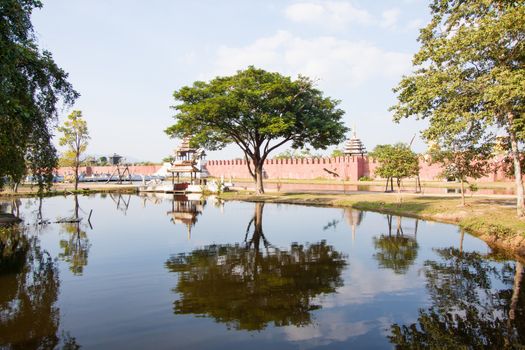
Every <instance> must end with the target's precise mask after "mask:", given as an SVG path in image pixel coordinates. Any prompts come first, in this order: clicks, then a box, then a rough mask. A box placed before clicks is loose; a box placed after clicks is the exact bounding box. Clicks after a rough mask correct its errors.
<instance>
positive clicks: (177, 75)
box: [33, 0, 429, 161]
mask: <svg viewBox="0 0 525 350" xmlns="http://www.w3.org/2000/svg"><path fill="white" fill-rule="evenodd" d="M428 20H429V9H428V1H426V0H398V1H395V0H374V1H357V0H356V1H342V0H340V1H337V0H334V1H285V0H265V1H262V0H260V1H259V0H244V1H241V0H222V1H219V0H215V1H213V0H193V1H177V0H173V1H169V0H151V1H141V0H127V1H124V0H118V1H117V0H52V1H51V0H48V1H44V7H43V9H41V10H36V11H35V12H34V14H33V24H34V26H35V30H36V33H37V37H38V40H39V43H40V47H41V48H44V49H47V50H49V51H51V52H52V53H53V56H54V58H55V61H56V62H57V63H58V64H59V66H61V67H62V68H63V69H64V70H66V71H67V72H68V73H69V74H70V81H71V82H72V84H73V85H74V87H75V89H76V90H77V91H78V92H80V94H81V97H80V98H79V99H78V100H77V102H76V104H75V106H74V107H73V109H80V110H81V111H82V112H83V115H84V117H85V119H86V120H87V122H88V127H89V130H90V133H91V138H92V140H91V143H90V146H89V147H88V153H91V154H99V155H102V154H110V153H113V152H116V153H119V154H123V155H126V156H128V157H132V158H135V159H139V160H150V161H159V160H160V159H162V158H163V157H165V156H167V155H168V154H170V153H171V152H172V150H173V148H174V147H175V146H176V145H177V144H178V140H173V139H169V138H168V137H167V136H166V135H165V134H164V132H163V130H164V129H165V128H166V127H167V126H169V125H171V124H173V123H174V119H173V118H172V116H173V111H172V110H171V109H170V106H171V105H173V104H174V100H173V98H172V94H173V91H174V90H177V89H179V88H181V87H182V86H185V85H190V84H192V83H193V82H194V81H195V80H209V79H212V78H213V77H215V76H217V75H230V74H233V73H235V71H236V70H238V69H244V68H246V67H247V66H248V65H255V66H257V67H260V68H263V69H266V70H271V71H278V72H280V73H282V74H286V75H290V76H293V77H296V76H297V74H303V75H306V76H309V77H311V78H314V79H316V80H317V81H318V86H319V88H320V89H321V90H323V91H324V92H325V94H326V95H327V96H330V97H332V98H336V99H339V100H341V105H340V107H341V108H342V109H343V110H345V111H346V114H345V117H344V120H345V123H346V124H347V125H348V126H349V127H353V126H354V124H355V125H356V126H357V134H358V136H359V137H360V138H361V139H362V140H363V142H364V143H365V146H366V147H367V148H368V149H369V150H371V149H372V148H373V147H374V146H375V145H377V144H382V143H394V142H399V141H402V142H409V141H410V139H411V138H412V136H413V135H414V134H416V133H417V134H418V135H419V131H420V130H421V129H422V128H423V127H424V124H423V123H421V122H416V121H413V120H405V121H402V122H401V123H400V124H394V123H393V122H392V114H391V112H388V107H389V106H391V105H392V104H394V103H395V96H394V94H393V92H392V88H393V87H394V86H396V84H397V83H398V82H399V80H400V78H401V76H402V75H403V74H407V73H409V72H410V71H411V69H412V68H411V60H412V56H413V54H414V53H415V52H416V51H417V49H418V47H419V45H418V43H417V41H416V39H417V36H418V33H419V28H421V27H422V26H424V25H425V24H426V23H427V22H428ZM70 111H71V109H70V110H66V111H64V112H63V113H62V115H61V117H60V120H61V121H62V120H63V119H64V118H65V117H66V116H67V114H68V113H69V112H70ZM414 146H415V149H416V150H418V151H423V150H424V149H425V145H424V144H423V143H422V142H421V141H419V140H416V142H415V145H414ZM285 149H286V146H283V148H282V149H280V150H277V151H276V152H277V153H279V152H280V151H283V150H285ZM238 156H241V153H240V150H238V149H237V148H235V147H233V146H232V147H227V148H226V149H224V150H222V151H217V152H210V153H209V154H208V159H221V158H233V157H238Z"/></svg>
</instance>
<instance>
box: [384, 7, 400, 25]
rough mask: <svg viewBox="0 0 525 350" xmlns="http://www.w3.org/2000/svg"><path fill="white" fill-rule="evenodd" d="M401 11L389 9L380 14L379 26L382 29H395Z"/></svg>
mask: <svg viewBox="0 0 525 350" xmlns="http://www.w3.org/2000/svg"><path fill="white" fill-rule="evenodd" d="M400 15H401V11H400V10H399V9H397V8H393V9H389V10H385V11H383V13H381V26H382V27H384V28H395V27H396V25H397V21H398V20H399V16H400Z"/></svg>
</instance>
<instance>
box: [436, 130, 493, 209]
mask: <svg viewBox="0 0 525 350" xmlns="http://www.w3.org/2000/svg"><path fill="white" fill-rule="evenodd" d="M469 124H470V125H469V126H468V127H467V128H466V130H465V131H464V132H461V131H460V132H457V133H453V134H450V133H447V132H444V133H442V134H441V135H440V136H439V137H438V139H437V143H435V144H434V145H433V147H431V148H430V156H431V163H440V164H441V165H442V168H443V171H442V173H441V176H442V177H444V178H447V179H454V180H456V181H459V182H461V197H462V202H463V205H465V188H464V183H466V182H468V178H472V179H479V178H481V177H483V176H485V175H486V174H487V173H488V172H489V171H490V170H491V169H492V165H493V164H492V159H493V154H492V149H493V138H492V136H491V135H483V130H482V127H481V126H480V124H479V123H478V122H471V123H469Z"/></svg>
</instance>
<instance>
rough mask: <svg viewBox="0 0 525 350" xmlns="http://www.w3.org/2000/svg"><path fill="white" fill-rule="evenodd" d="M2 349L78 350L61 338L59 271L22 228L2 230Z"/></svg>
mask: <svg viewBox="0 0 525 350" xmlns="http://www.w3.org/2000/svg"><path fill="white" fill-rule="evenodd" d="M0 285H1V286H2V293H0V348H5V349H54V348H56V347H57V346H59V345H60V346H61V347H62V348H67V349H78V348H79V346H78V344H77V343H76V340H75V338H73V337H71V336H70V335H69V334H68V333H62V334H59V332H58V328H59V322H60V310H59V308H58V307H57V306H56V302H57V299H58V294H59V293H58V291H59V278H58V269H57V266H56V263H55V261H53V259H52V258H51V257H50V256H49V254H48V253H47V252H46V251H44V250H42V249H41V248H40V243H39V240H38V238H37V237H28V236H26V235H25V234H24V233H23V232H21V230H20V229H19V228H18V227H12V228H9V229H2V230H0Z"/></svg>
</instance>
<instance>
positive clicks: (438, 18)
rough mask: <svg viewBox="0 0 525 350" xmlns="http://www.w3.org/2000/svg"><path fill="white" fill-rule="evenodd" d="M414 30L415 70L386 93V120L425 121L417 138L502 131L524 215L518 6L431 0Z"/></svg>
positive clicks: (523, 55)
mask: <svg viewBox="0 0 525 350" xmlns="http://www.w3.org/2000/svg"><path fill="white" fill-rule="evenodd" d="M430 9H431V13H432V19H431V21H430V23H429V24H428V25H427V26H426V27H425V28H423V29H422V30H421V32H420V36H419V39H418V40H419V42H420V43H421V49H420V50H419V52H418V53H416V55H415V57H414V60H413V63H414V66H415V71H414V72H413V73H412V74H410V75H409V76H406V77H404V78H403V79H402V80H401V82H400V83H399V85H398V86H397V87H396V88H395V89H394V91H395V92H396V93H397V94H398V100H399V102H398V104H397V105H396V106H394V107H393V108H392V109H393V110H394V112H395V116H394V119H395V120H397V121H399V120H400V119H402V118H405V117H411V116H415V117H417V118H422V119H428V120H429V121H430V123H429V127H428V129H427V130H426V131H425V132H424V136H425V137H427V138H428V139H431V140H432V139H434V138H436V137H437V135H440V134H442V133H445V132H451V131H452V132H454V131H466V129H465V128H464V126H467V125H469V122H471V121H475V122H479V123H480V124H481V125H482V126H483V128H484V130H485V131H487V132H489V131H490V130H493V128H494V127H499V128H502V129H503V130H505V131H506V132H507V133H508V136H509V139H510V145H511V149H510V153H511V155H512V158H513V163H514V176H515V180H516V193H517V212H518V215H519V216H523V215H525V208H524V197H523V182H522V172H521V164H520V150H519V142H520V140H524V139H525V128H524V125H525V124H524V120H523V112H524V108H525V103H524V101H525V69H524V63H525V21H524V20H523V18H525V3H524V2H523V1H522V0H520V1H502V0H433V1H432V2H431V5H430Z"/></svg>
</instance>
